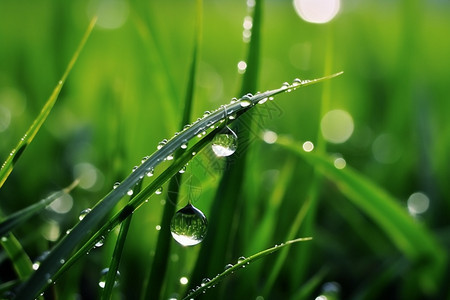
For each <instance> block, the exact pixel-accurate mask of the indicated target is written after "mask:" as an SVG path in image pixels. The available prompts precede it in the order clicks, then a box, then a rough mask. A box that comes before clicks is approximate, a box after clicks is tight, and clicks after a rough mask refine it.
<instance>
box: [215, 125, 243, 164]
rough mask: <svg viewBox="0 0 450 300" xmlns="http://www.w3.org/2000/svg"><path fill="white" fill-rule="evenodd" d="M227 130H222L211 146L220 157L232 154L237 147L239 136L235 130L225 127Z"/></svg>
mask: <svg viewBox="0 0 450 300" xmlns="http://www.w3.org/2000/svg"><path fill="white" fill-rule="evenodd" d="M225 130H226V131H225V132H223V131H222V132H220V133H218V134H216V136H215V137H214V138H213V140H212V145H211V148H212V150H213V151H214V153H215V154H216V156H218V157H224V156H230V155H232V154H233V153H234V152H235V151H236V149H237V143H238V141H237V140H238V137H237V135H236V133H234V131H233V130H231V129H230V128H228V127H225Z"/></svg>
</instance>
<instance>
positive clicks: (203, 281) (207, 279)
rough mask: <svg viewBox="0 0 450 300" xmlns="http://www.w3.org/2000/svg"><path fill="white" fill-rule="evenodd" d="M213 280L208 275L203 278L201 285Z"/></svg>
mask: <svg viewBox="0 0 450 300" xmlns="http://www.w3.org/2000/svg"><path fill="white" fill-rule="evenodd" d="M210 281H211V279H209V278H208V277H206V278H203V279H202V283H201V286H205V285H206V284H207V283H208V282H210Z"/></svg>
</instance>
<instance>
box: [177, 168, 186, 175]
mask: <svg viewBox="0 0 450 300" xmlns="http://www.w3.org/2000/svg"><path fill="white" fill-rule="evenodd" d="M184 172H186V166H184V167H182V168H181V169H180V171H178V173H181V174H183V173H184Z"/></svg>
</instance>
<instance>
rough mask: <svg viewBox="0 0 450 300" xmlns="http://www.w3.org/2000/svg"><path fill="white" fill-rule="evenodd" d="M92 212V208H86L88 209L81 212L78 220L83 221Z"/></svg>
mask: <svg viewBox="0 0 450 300" xmlns="http://www.w3.org/2000/svg"><path fill="white" fill-rule="evenodd" d="M90 212H91V209H90V208H86V209H84V210H82V211H81V212H80V215H79V216H78V219H79V220H80V221H81V220H83V219H84V217H86V215H87V214H88V213H90Z"/></svg>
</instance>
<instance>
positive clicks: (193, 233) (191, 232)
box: [170, 204, 208, 246]
mask: <svg viewBox="0 0 450 300" xmlns="http://www.w3.org/2000/svg"><path fill="white" fill-rule="evenodd" d="M207 229H208V222H207V220H206V217H205V215H204V214H203V213H202V212H201V211H200V210H198V209H197V208H195V207H194V206H193V205H192V204H187V205H186V206H185V207H183V208H182V209H180V210H179V211H177V212H176V213H175V215H174V216H173V218H172V222H171V223H170V231H171V233H172V237H173V238H174V239H175V240H176V241H177V242H178V243H180V244H181V245H183V246H193V245H197V244H198V243H200V242H201V241H203V239H204V238H205V236H206V231H207Z"/></svg>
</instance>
